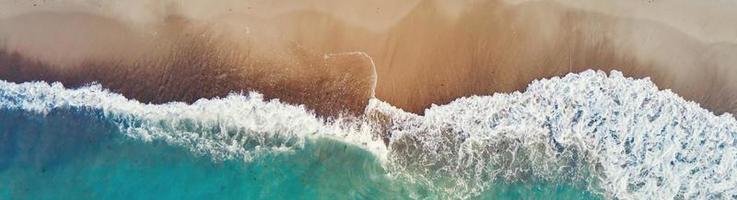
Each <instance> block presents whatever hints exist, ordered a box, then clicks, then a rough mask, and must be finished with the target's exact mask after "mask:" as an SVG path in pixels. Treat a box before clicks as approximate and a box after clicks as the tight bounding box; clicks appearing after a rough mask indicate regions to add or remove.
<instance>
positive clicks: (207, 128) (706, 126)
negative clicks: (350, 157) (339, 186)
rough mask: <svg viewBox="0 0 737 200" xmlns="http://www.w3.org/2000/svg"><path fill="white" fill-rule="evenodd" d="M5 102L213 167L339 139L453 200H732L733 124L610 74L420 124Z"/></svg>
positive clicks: (76, 102)
mask: <svg viewBox="0 0 737 200" xmlns="http://www.w3.org/2000/svg"><path fill="white" fill-rule="evenodd" d="M0 107H1V108H2V109H22V110H26V111H29V112H36V113H48V112H51V111H53V110H55V109H86V110H90V111H96V112H99V113H101V114H102V115H101V116H102V117H104V118H106V119H110V120H111V121H112V122H114V123H115V124H117V125H118V127H119V128H120V130H121V131H122V132H123V133H124V134H126V135H128V136H130V137H132V138H136V139H141V140H146V141H150V140H162V141H166V142H168V143H171V144H175V145H181V146H184V147H187V148H189V149H191V150H192V151H194V152H197V153H203V154H207V155H211V156H213V158H215V159H232V158H244V159H246V160H250V159H253V158H255V157H256V156H258V155H260V154H262V153H265V152H268V153H272V152H284V151H287V152H288V151H291V150H294V149H298V148H299V147H300V146H301V145H302V144H303V143H304V142H305V140H308V139H310V138H316V137H329V138H334V139H337V140H341V141H344V142H347V143H351V144H355V145H358V146H362V147H364V148H366V149H367V150H368V151H371V152H373V153H375V154H376V155H377V157H378V158H379V159H380V160H382V161H383V164H384V166H385V168H386V169H387V171H388V172H389V173H390V174H391V175H392V176H394V177H396V178H398V179H401V180H405V181H408V182H409V183H412V184H420V185H424V186H428V188H430V189H431V190H433V191H434V192H438V194H440V195H441V197H448V198H469V197H474V196H477V195H479V194H482V193H483V192H484V191H486V190H487V189H488V188H489V187H491V186H492V184H493V183H495V182H498V181H522V182H524V181H532V180H543V181H552V182H559V181H565V182H571V183H576V184H580V185H581V186H583V187H589V189H590V190H591V191H595V192H598V193H601V194H602V195H604V196H607V197H615V198H621V199H643V198H651V197H658V198H687V199H691V198H697V199H704V198H720V197H721V198H735V197H737V187H735V186H737V121H736V120H735V118H734V117H732V116H731V115H729V114H724V115H721V116H715V115H714V114H712V113H711V112H709V111H707V110H705V109H702V108H700V107H699V105H697V104H695V103H693V102H688V101H686V100H684V99H683V98H681V97H679V96H678V95H676V94H674V93H672V92H670V91H668V90H665V91H661V90H659V89H658V88H657V87H656V86H655V85H654V84H653V83H652V82H650V81H649V80H648V79H640V80H635V79H631V78H625V77H623V76H622V74H621V73H619V72H616V71H614V72H612V73H611V75H607V74H605V73H604V72H600V71H599V72H595V71H586V72H583V73H580V74H570V75H568V76H565V77H563V78H552V79H546V80H539V81H535V82H533V83H532V84H530V86H529V87H528V89H527V91H525V92H515V93H510V94H496V95H493V96H472V97H466V98H461V99H457V100H455V101H454V102H452V103H450V104H448V105H442V106H433V107H432V108H429V109H427V110H426V112H425V115H424V116H420V115H415V114H412V113H407V112H404V111H402V110H401V109H398V108H395V107H393V106H392V105H390V104H387V103H385V102H382V101H380V100H377V99H372V100H371V101H370V102H369V105H368V106H367V110H366V115H365V116H364V117H363V118H347V117H337V118H334V119H322V118H319V117H315V115H314V114H312V113H311V112H310V111H308V110H306V109H305V108H304V107H303V106H293V105H287V104H283V103H280V102H279V101H278V100H273V101H264V100H263V98H262V97H261V95H259V94H258V93H249V94H232V95H230V96H228V97H226V98H222V99H210V100H206V99H202V100H199V101H197V102H195V103H193V104H184V103H167V104H162V105H153V104H142V103H139V102H137V101H135V100H129V99H126V98H124V97H122V96H121V95H118V94H114V93H111V92H108V91H106V90H104V89H102V88H101V87H100V86H97V85H91V86H88V87H83V88H79V89H65V88H64V87H63V86H62V85H60V84H56V83H55V84H51V85H49V84H47V83H44V82H33V83H22V84H14V83H8V82H0ZM378 136H381V137H378ZM380 138H381V139H384V141H383V142H382V140H381V139H380ZM385 143H386V145H385Z"/></svg>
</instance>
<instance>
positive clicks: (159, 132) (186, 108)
mask: <svg viewBox="0 0 737 200" xmlns="http://www.w3.org/2000/svg"><path fill="white" fill-rule="evenodd" d="M0 107H1V108H2V109H23V110H27V111H31V112H36V113H42V114H45V113H48V112H51V111H53V110H55V109H72V110H74V109H77V110H88V111H96V112H99V113H101V114H102V116H103V117H104V118H105V119H108V120H110V121H112V122H113V123H115V124H116V125H117V126H118V128H119V129H120V131H121V132H123V133H124V134H126V135H127V136H130V137H132V138H135V139H141V140H144V141H152V140H162V141H166V142H167V143H170V144H175V145H181V146H184V147H187V148H189V149H191V150H192V151H194V152H196V153H199V154H207V155H210V156H212V157H213V159H216V160H222V159H234V158H243V159H245V160H251V159H253V158H254V157H256V156H258V155H260V154H263V153H271V152H282V151H290V150H294V149H295V148H299V147H301V146H302V145H303V144H304V142H305V140H306V139H309V138H315V137H328V138H340V140H342V141H345V142H348V143H352V144H356V145H360V146H362V147H365V148H366V149H368V150H371V149H373V150H375V151H376V152H374V153H377V154H378V155H381V154H382V153H381V152H383V151H385V147H384V145H383V144H381V142H375V139H373V137H372V136H371V135H370V131H369V129H368V128H367V126H366V125H365V123H361V122H356V120H355V119H350V118H337V119H322V118H318V117H316V116H315V115H314V114H313V113H312V112H310V111H308V110H306V109H305V108H304V106H294V105H288V104H284V103H281V102H279V101H278V100H271V101H265V100H264V98H263V96H262V95H261V94H259V93H255V92H253V93H249V94H231V95H229V96H227V97H225V98H221V99H201V100H199V101H197V102H195V103H193V104H185V103H181V102H173V103H167V104H161V105H154V104H143V103H140V102H138V101H135V100H129V99H126V98H125V97H123V96H121V95H119V94H115V93H111V92H109V91H107V90H105V89H103V88H101V87H100V86H99V85H90V86H87V87H83V88H79V89H66V88H64V87H63V86H62V85H61V84H59V83H53V84H51V85H49V84H47V83H45V82H31V83H22V84H14V83H8V82H5V81H0Z"/></svg>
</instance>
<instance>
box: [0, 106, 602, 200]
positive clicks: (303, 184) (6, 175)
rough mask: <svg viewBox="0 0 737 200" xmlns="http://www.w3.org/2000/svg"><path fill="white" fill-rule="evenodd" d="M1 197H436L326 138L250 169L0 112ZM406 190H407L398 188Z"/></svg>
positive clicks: (504, 186)
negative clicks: (394, 176)
mask: <svg viewBox="0 0 737 200" xmlns="http://www.w3.org/2000/svg"><path fill="white" fill-rule="evenodd" d="M0 139H1V140H0V142H1V143H0V155H1V157H0V158H1V159H0V199H418V198H419V199H438V198H439V197H438V195H437V194H434V193H433V192H431V190H429V189H428V188H423V187H421V186H413V185H411V184H406V182H405V181H402V180H397V179H395V178H391V177H390V176H388V175H387V173H386V172H385V170H384V168H383V167H382V165H381V163H380V162H379V161H378V160H377V159H376V158H375V156H373V155H372V154H371V153H369V152H367V151H365V150H363V149H361V148H357V147H354V146H352V145H349V144H345V143H342V142H338V141H334V140H330V139H318V140H308V142H306V143H305V144H304V146H302V147H301V148H298V149H297V150H294V151H290V152H282V153H269V154H265V155H262V156H258V157H257V158H256V159H253V160H250V161H244V160H238V159H231V160H224V161H217V160H213V159H211V158H209V157H208V156H207V155H198V154H194V153H192V152H191V151H189V150H187V149H185V148H182V147H178V146H173V145H169V144H166V143H163V142H158V141H152V142H144V141H140V140H134V139H130V138H128V137H126V136H125V135H124V134H121V133H120V132H119V131H118V128H117V127H116V126H115V125H114V124H113V123H111V122H110V120H108V119H107V118H105V117H104V116H103V115H102V114H99V113H98V112H96V111H93V110H84V109H81V110H69V109H57V110H54V111H52V112H49V113H48V114H46V115H43V114H37V113H29V112H25V111H21V110H9V109H3V110H0ZM403 182H404V183H403ZM475 198H477V199H520V198H522V199H551V198H552V199H571V198H574V199H597V198H598V197H597V196H595V195H593V194H592V193H591V192H588V191H586V190H583V189H580V188H575V187H572V186H567V185H566V184H559V183H557V184H554V183H543V182H534V181H532V182H529V183H504V182H500V183H497V184H494V185H493V186H492V187H491V188H489V189H488V190H487V191H485V192H484V193H482V194H481V195H480V196H477V197H475Z"/></svg>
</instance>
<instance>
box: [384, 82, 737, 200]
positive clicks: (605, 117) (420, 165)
mask: <svg viewBox="0 0 737 200" xmlns="http://www.w3.org/2000/svg"><path fill="white" fill-rule="evenodd" d="M372 103H373V104H377V105H373V106H372V107H389V105H385V104H383V103H381V102H376V101H375V102H372ZM382 104H383V105H382ZM384 109H385V110H387V111H385V112H386V113H387V115H395V114H397V113H398V112H396V111H395V110H392V109H386V108H384ZM400 115H401V116H400V117H395V119H396V121H395V122H393V124H394V126H392V128H390V129H389V130H387V133H385V134H390V135H393V137H392V138H391V143H390V149H391V150H390V155H389V158H388V160H389V163H390V164H389V168H391V170H390V171H395V172H404V173H402V175H403V176H405V178H407V179H408V180H410V181H411V182H414V183H418V184H425V185H429V186H431V187H433V188H435V189H437V190H438V191H440V192H443V193H445V194H448V195H450V196H449V197H452V196H455V195H458V194H465V195H469V196H472V195H475V194H478V193H481V192H483V191H484V190H485V189H486V188H487V187H489V184H490V183H492V182H493V180H498V179H501V180H505V181H526V180H530V179H538V180H547V181H553V182H558V181H569V182H570V181H573V182H577V181H579V182H580V181H582V180H585V181H587V182H588V183H587V185H589V186H590V185H596V187H598V188H601V189H603V192H602V193H603V195H605V196H608V197H616V198H621V199H650V198H656V199H672V198H686V199H694V198H695V199H707V198H737V159H736V158H737V122H736V121H735V118H734V117H732V116H731V115H729V114H725V115H722V116H715V115H714V114H712V113H711V112H709V111H707V110H705V109H702V108H700V107H699V106H698V105H697V104H695V103H692V102H687V101H685V100H683V99H682V98H681V97H679V96H678V95H676V94H674V93H672V92H670V91H667V90H666V91H660V90H658V88H657V87H656V86H655V85H654V84H653V83H652V82H650V81H649V80H647V79H643V80H634V79H631V78H625V77H623V76H622V74H621V73H619V72H612V73H611V76H608V75H606V74H605V73H603V72H594V71H586V72H583V73H581V74H571V75H568V76H566V77H564V78H552V79H549V80H541V81H535V82H533V83H532V84H530V86H529V88H528V89H527V91H526V92H523V93H520V92H515V93H511V94H496V95H494V96H473V97H467V98H461V99H458V100H456V101H454V102H452V103H450V104H448V105H443V106H433V107H432V108H430V109H427V110H426V112H425V116H408V115H404V114H401V113H400ZM592 190H595V189H594V188H592ZM466 197H468V196H466Z"/></svg>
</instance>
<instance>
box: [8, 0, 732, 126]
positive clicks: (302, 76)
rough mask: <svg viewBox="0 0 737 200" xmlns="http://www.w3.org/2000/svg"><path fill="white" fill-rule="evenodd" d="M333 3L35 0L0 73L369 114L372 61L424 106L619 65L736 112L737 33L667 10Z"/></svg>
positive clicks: (143, 94) (388, 94)
mask: <svg viewBox="0 0 737 200" xmlns="http://www.w3.org/2000/svg"><path fill="white" fill-rule="evenodd" d="M326 2H328V1H326V0H324V1H319V0H315V2H314V4H309V3H304V4H305V5H292V4H289V3H288V2H287V3H285V2H281V1H274V3H271V4H269V3H263V2H262V3H261V4H258V3H256V4H254V5H237V6H234V7H233V8H226V7H224V8H219V9H228V10H219V11H218V12H221V13H220V14H218V15H210V16H209V17H203V16H205V15H204V14H201V12H200V13H199V14H198V12H194V11H191V10H188V9H186V6H180V7H182V8H168V9H165V10H168V11H167V12H164V14H161V15H154V16H153V17H150V18H152V19H155V20H149V21H147V22H146V23H141V22H140V20H139V21H136V20H130V19H124V18H121V17H120V16H119V15H118V16H116V15H104V14H99V13H85V12H78V11H74V12H71V11H64V12H49V11H33V12H31V11H28V12H27V13H26V14H23V15H17V16H13V17H8V18H4V19H2V20H1V21H0V27H2V29H0V36H1V37H2V38H4V39H3V40H0V41H3V43H4V46H5V48H4V51H2V53H0V78H1V79H5V80H10V81H15V82H22V81H29V80H48V81H61V82H63V83H65V84H67V85H75V86H79V85H84V84H86V83H89V82H93V81H94V82H99V83H101V84H102V85H103V86H105V87H107V88H110V89H111V90H114V91H117V92H120V93H122V94H124V95H125V96H128V97H131V98H136V99H139V100H141V101H146V102H167V101H186V102H192V101H195V100H196V99H199V98H201V97H206V98H207V97H214V96H223V95H225V94H227V93H229V92H232V91H244V90H257V91H260V92H262V93H264V94H265V95H266V96H267V97H269V98H279V99H281V100H283V101H285V102H289V103H295V104H305V105H306V106H308V107H309V108H311V109H315V110H316V111H317V112H318V113H320V114H325V115H335V114H337V113H340V112H341V111H347V112H348V113H351V114H358V113H360V112H362V110H363V107H364V106H365V105H366V102H367V99H368V98H370V97H371V96H372V91H371V88H373V84H374V83H373V81H374V80H373V78H375V77H373V76H372V73H373V71H372V70H373V69H372V66H373V65H374V64H373V63H375V69H376V73H377V77H376V78H377V82H376V88H375V96H376V97H378V98H380V99H382V100H385V101H387V102H389V103H391V104H393V105H395V106H397V107H400V108H403V109H405V110H408V111H411V112H416V113H422V112H423V110H424V108H427V107H429V106H430V105H431V104H445V103H447V102H450V101H452V100H453V99H456V98H458V97H461V96H469V95H488V94H493V93H495V92H511V91H516V90H524V88H525V86H526V85H527V84H529V83H530V81H532V80H535V79H540V78H546V77H551V76H557V75H563V74H566V73H569V72H578V71H583V70H586V69H602V70H612V69H616V70H620V71H623V72H624V73H625V74H626V75H628V76H633V77H651V78H652V80H653V81H654V82H655V83H656V84H658V86H660V87H661V88H664V89H672V90H673V91H674V92H676V93H678V94H680V95H682V96H684V97H685V98H686V99H689V100H693V101H696V102H699V103H701V104H702V106H703V107H705V108H707V109H710V110H712V111H714V112H716V113H723V112H730V113H737V79H735V78H736V77H737V44H735V43H732V42H728V41H727V42H723V41H722V42H710V41H708V40H704V39H703V38H699V36H695V35H692V34H689V33H687V32H685V31H683V30H682V29H680V28H678V27H674V26H671V25H669V24H667V23H663V22H660V21H657V20H651V19H642V18H636V17H627V16H621V15H612V14H607V13H603V12H597V11H594V10H591V9H582V8H573V7H570V6H567V5H564V4H558V3H555V2H552V1H529V2H522V3H515V4H508V3H505V2H500V1H480V2H479V1H469V2H463V3H454V2H448V1H440V0H439V1H411V2H401V3H392V2H374V3H370V2H368V3H367V2H362V3H363V4H362V3H360V2H358V1H357V2H354V3H353V4H348V3H335V2H333V3H332V4H328V3H326ZM372 6H375V8H376V9H373V8H374V7H372ZM368 8H372V9H369V11H366V9H368ZM390 8H393V10H392V9H390ZM70 13H71V14H70ZM193 13H195V14H193ZM736 37H737V36H736ZM341 52H365V55H368V56H370V58H369V57H367V56H365V55H364V54H335V53H341ZM328 54H334V55H333V56H325V55H328ZM372 62H373V63H372Z"/></svg>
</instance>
